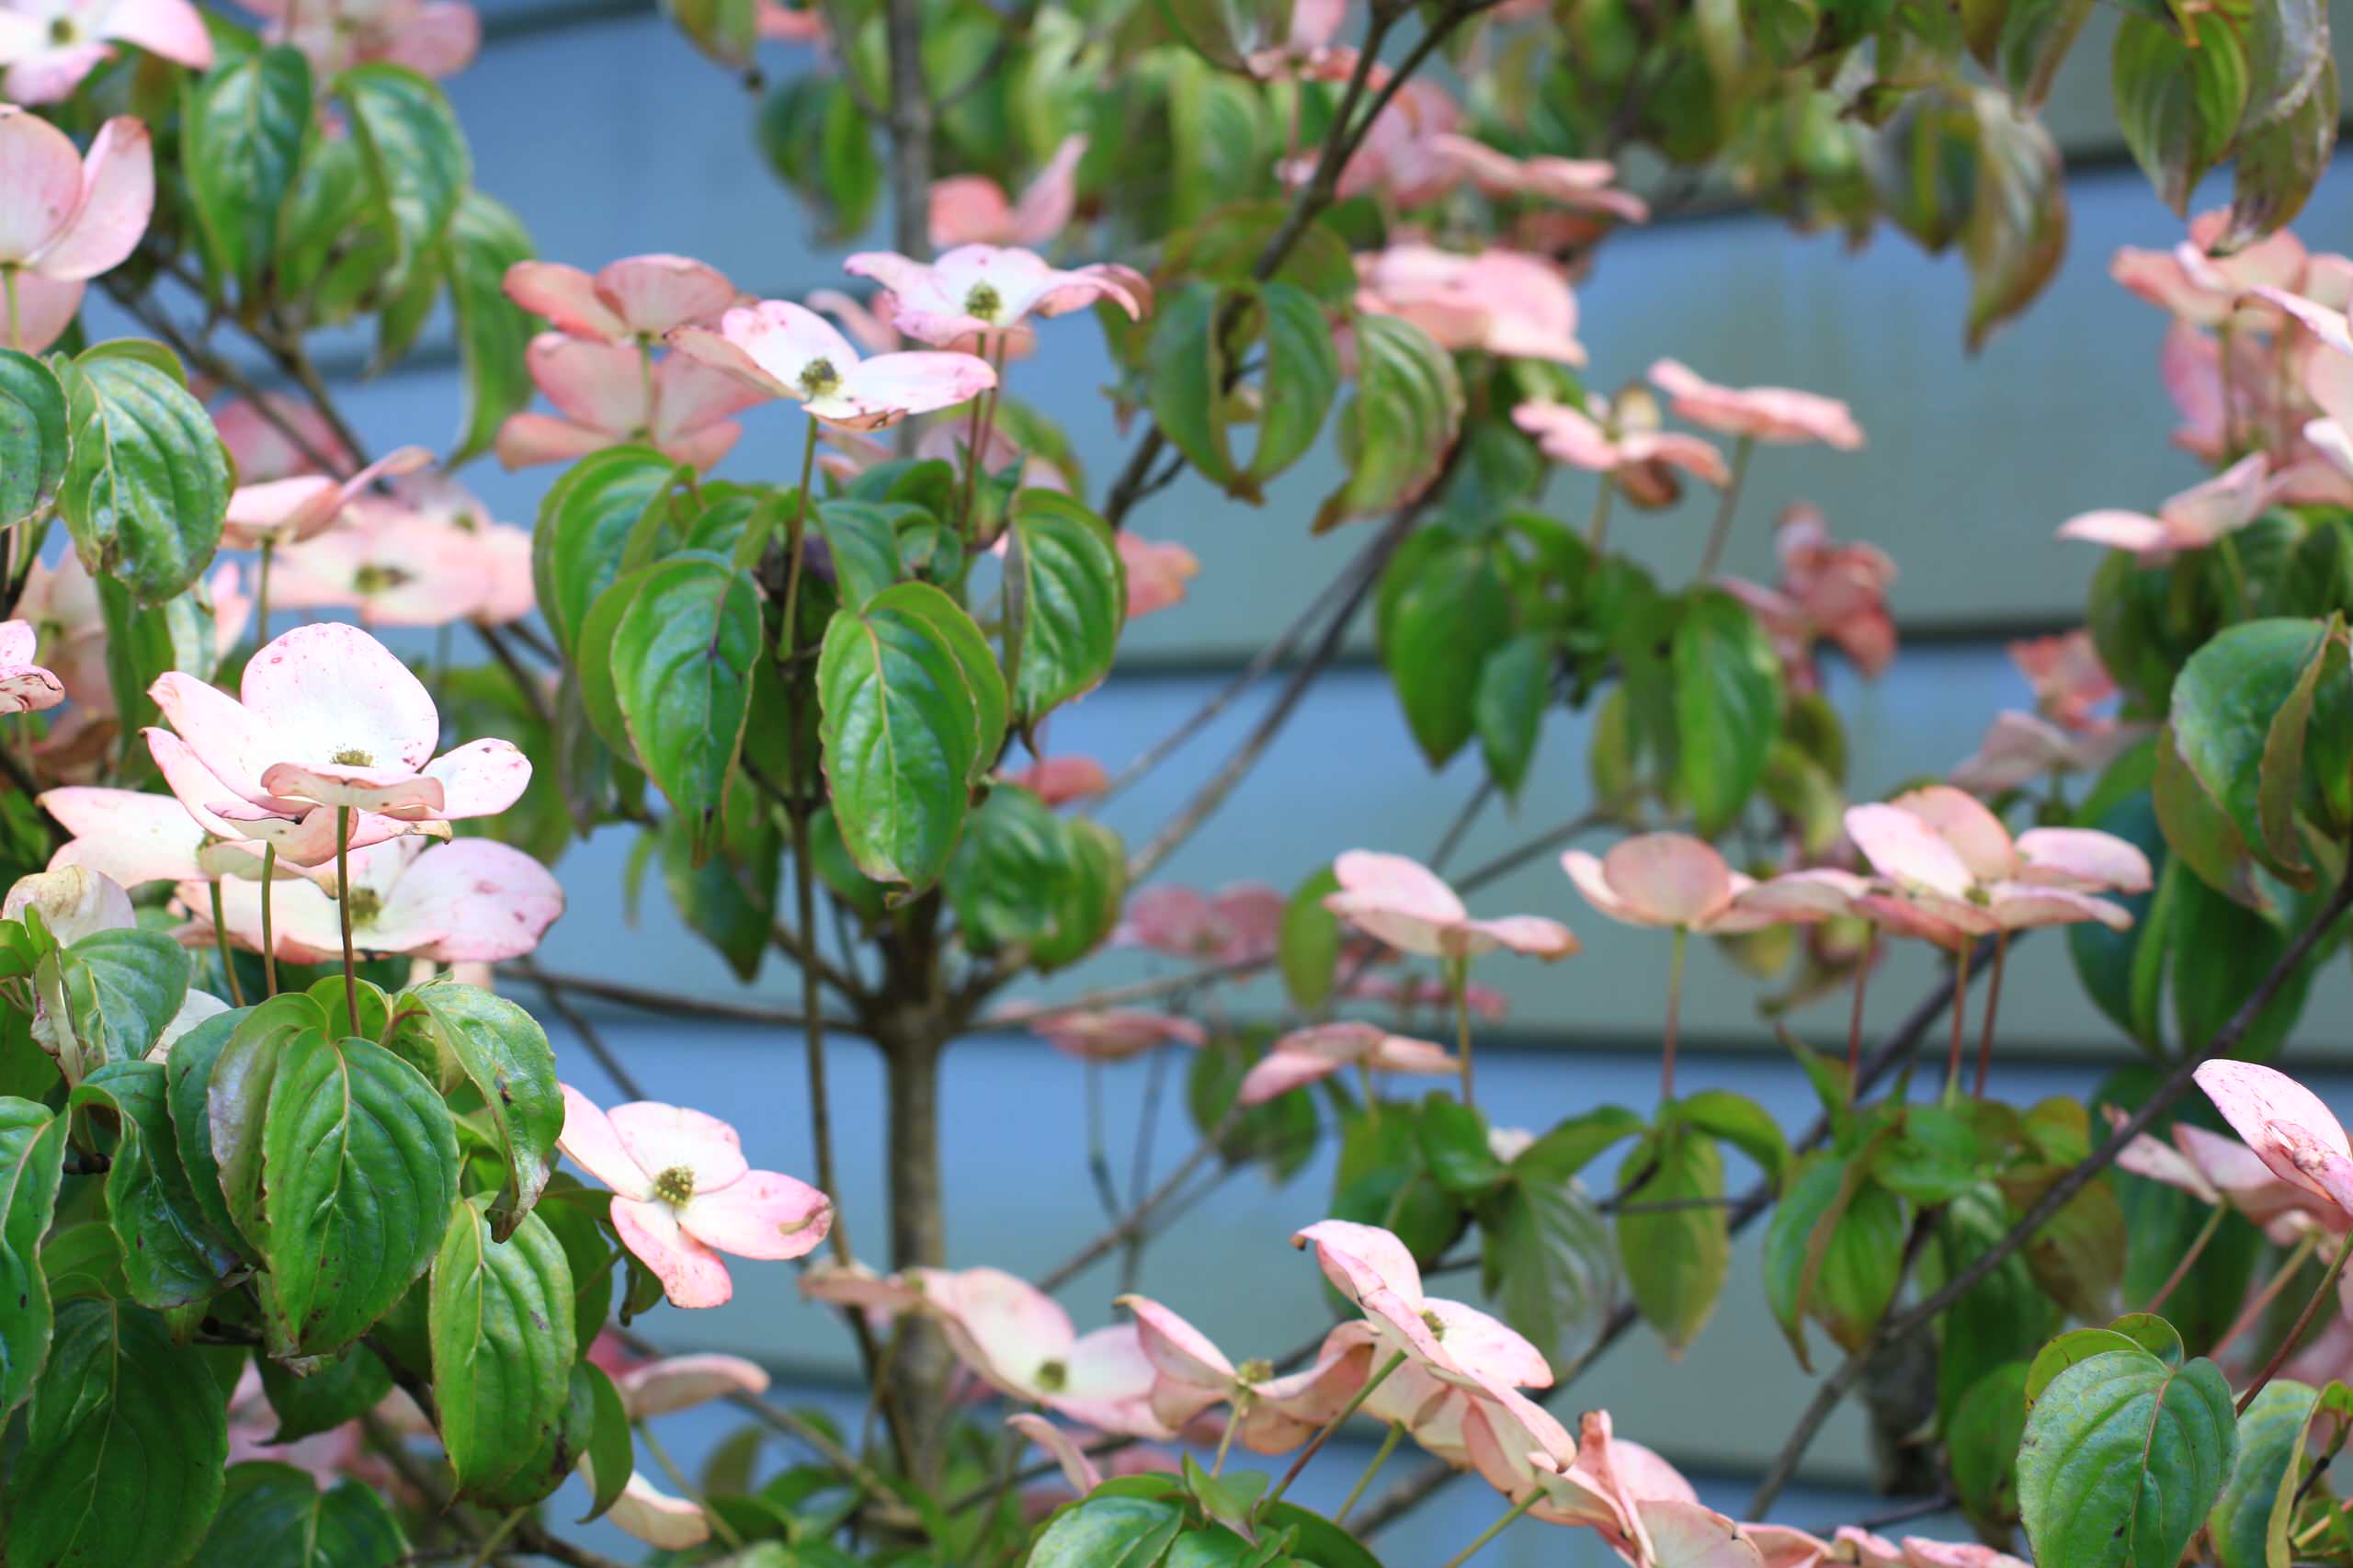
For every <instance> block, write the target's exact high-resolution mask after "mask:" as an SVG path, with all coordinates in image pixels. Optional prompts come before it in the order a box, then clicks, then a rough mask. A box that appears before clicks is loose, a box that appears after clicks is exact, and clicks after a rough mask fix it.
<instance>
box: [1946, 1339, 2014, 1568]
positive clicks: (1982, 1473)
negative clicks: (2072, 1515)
mask: <svg viewBox="0 0 2353 1568" xmlns="http://www.w3.org/2000/svg"><path fill="white" fill-rule="evenodd" d="M2026 1371H2027V1364H2026V1363H2025V1362H2023V1361H2011V1362H2008V1363H2006V1364H2005V1365H2004V1366H2002V1367H2000V1368H1997V1369H1995V1370H1994V1371H1992V1372H1989V1373H1987V1374H1986V1375H1985V1376H1984V1377H1982V1378H1980V1379H1978V1380H1977V1381H1976V1382H1974V1383H1973V1384H1972V1385H1971V1386H1970V1389H1969V1392H1967V1393H1965V1394H1963V1395H1961V1403H1960V1405H1959V1406H1958V1407H1957V1408H1956V1409H1955V1410H1954V1411H1953V1417H1952V1423H1951V1426H1950V1427H1949V1430H1948V1431H1947V1433H1946V1435H1945V1455H1946V1462H1947V1463H1948V1464H1949V1466H1950V1468H1951V1470H1952V1486H1953V1491H1954V1492H1955V1493H1957V1494H1960V1497H1961V1510H1962V1512H1964V1513H1966V1514H1967V1515H1968V1516H1969V1518H1970V1522H1971V1523H1972V1524H1973V1525H1975V1526H1977V1528H1979V1529H1980V1530H1981V1531H1990V1532H1993V1533H1995V1534H1996V1535H1997V1536H1998V1535H2000V1534H2001V1533H2002V1532H2006V1531H2007V1530H2008V1529H2009V1528H2011V1526H2013V1525H2014V1524H2015V1523H2016V1522H2017V1520H2018V1439H2019V1438H2021V1437H2024V1436H2025V1435H2026Z"/></svg>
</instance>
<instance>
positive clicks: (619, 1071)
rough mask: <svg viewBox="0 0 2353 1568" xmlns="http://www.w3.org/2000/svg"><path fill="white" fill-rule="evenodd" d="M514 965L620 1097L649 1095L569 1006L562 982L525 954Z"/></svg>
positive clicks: (570, 1004) (587, 1023)
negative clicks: (593, 1059)
mask: <svg viewBox="0 0 2353 1568" xmlns="http://www.w3.org/2000/svg"><path fill="white" fill-rule="evenodd" d="M515 967H516V968H517V969H519V970H521V971H523V973H524V975H525V977H526V978H528V979H529V981H530V982H531V983H532V984H534V985H537V986H538V987H539V988H540V995H542V996H544V997H546V998H547V1003H548V1006H550V1007H551V1008H552V1009H553V1010H554V1012H555V1015H556V1017H560V1018H562V1019H563V1021H564V1023H565V1025H566V1026H567V1027H568V1028H571V1030H572V1032H573V1033H574V1034H575V1035H577V1036H579V1037H580V1043H581V1045H582V1046H583V1047H585V1049H586V1051H587V1052H588V1054H589V1055H591V1056H593V1057H595V1058H596V1059H597V1066H598V1067H600V1068H602V1069H603V1070H604V1074H605V1076H606V1078H607V1079H608V1080H609V1081H610V1082H611V1084H612V1085H613V1087H615V1088H616V1089H619V1090H620V1092H621V1096H622V1097H623V1098H625V1099H632V1100H642V1099H646V1098H649V1097H651V1096H648V1095H647V1094H646V1092H645V1089H644V1086H643V1085H641V1084H640V1083H638V1081H637V1075H636V1074H633V1073H631V1071H630V1070H629V1069H628V1068H627V1067H625V1066H623V1065H621V1059H620V1057H619V1056H616V1055H615V1054H613V1049H612V1047H610V1046H608V1045H607V1044H606V1043H605V1037H604V1036H603V1035H602V1034H600V1033H598V1032H597V1026H596V1025H594V1024H592V1023H590V1022H589V1021H588V1019H587V1017H586V1015H585V1014H584V1013H582V1012H581V1011H580V1009H579V1008H577V1007H575V1006H573V1005H572V998H571V997H570V996H568V995H566V994H564V988H563V984H562V983H560V982H558V981H557V980H555V979H554V978H553V977H552V976H551V975H550V974H549V973H548V972H547V971H545V970H543V969H541V968H540V960H538V959H536V958H533V957H531V956H530V955H529V954H528V953H527V954H525V955H524V956H523V957H522V958H520V959H517V960H516V962H515Z"/></svg>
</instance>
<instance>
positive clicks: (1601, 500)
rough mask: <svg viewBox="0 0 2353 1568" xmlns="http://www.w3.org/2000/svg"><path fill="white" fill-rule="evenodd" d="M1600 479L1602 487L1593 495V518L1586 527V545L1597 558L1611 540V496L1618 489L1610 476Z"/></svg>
mask: <svg viewBox="0 0 2353 1568" xmlns="http://www.w3.org/2000/svg"><path fill="white" fill-rule="evenodd" d="M1599 478H1600V481H1601V484H1600V487H1599V488H1598V489H1597V490H1596V491H1595V492H1594V493H1593V517H1592V520H1590V521H1589V522H1587V523H1586V526H1585V542H1586V547H1587V548H1588V549H1590V550H1591V551H1593V553H1594V554H1595V555H1599V554H1600V553H1601V547H1602V546H1603V545H1604V544H1605V543H1607V542H1608V539H1609V494H1610V492H1611V491H1613V490H1615V489H1617V488H1618V487H1617V486H1616V485H1615V484H1613V483H1610V481H1609V476H1608V474H1606V473H1605V474H1602V475H1600V476H1599Z"/></svg>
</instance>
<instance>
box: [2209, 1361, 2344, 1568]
mask: <svg viewBox="0 0 2353 1568" xmlns="http://www.w3.org/2000/svg"><path fill="white" fill-rule="evenodd" d="M2319 1403H2320V1392H2319V1391H2318V1390H2316V1389H2314V1388H2313V1387H2312V1386H2311V1385H2310V1384H2307V1383H2300V1382H2295V1381H2291V1380H2290V1379H2287V1378H2279V1379H2276V1380H2274V1381H2271V1382H2268V1383H2266V1384H2264V1385H2263V1392H2261V1393H2258V1394H2256V1396H2255V1403H2252V1404H2250V1405H2248V1406H2247V1407H2246V1414H2245V1415H2241V1416H2240V1417H2239V1418H2238V1455H2237V1458H2236V1460H2234V1462H2233V1463H2232V1466H2231V1473H2230V1479H2229V1480H2227V1481H2225V1482H2224V1483H2222V1494H2221V1495H2220V1496H2218V1497H2216V1498H2215V1499H2214V1506H2213V1508H2212V1509H2211V1511H2210V1512H2209V1513H2208V1514H2207V1516H2206V1528H2207V1529H2208V1530H2209V1531H2210V1532H2211V1534H2212V1537H2213V1541H2214V1555H2215V1556H2216V1558H2218V1559H2219V1560H2220V1561H2221V1562H2222V1568H2268V1565H2270V1564H2275V1563H2285V1562H2293V1561H2294V1557H2295V1554H2294V1552H2293V1551H2291V1549H2290V1544H2289V1540H2288V1517H2289V1512H2290V1509H2289V1504H2290V1499H2291V1498H2292V1497H2293V1495H2294V1494H2295V1491H2296V1487H2297V1485H2298V1483H2301V1482H2302V1479H2303V1478H2302V1475H2301V1474H2299V1473H2298V1471H2299V1470H2300V1468H2301V1467H2300V1466H2299V1465H2298V1463H2297V1460H2300V1459H2302V1455H2303V1448H2304V1431H2305V1428H2306V1427H2307V1426H2310V1425H2311V1423H2312V1418H2313V1410H2314V1407H2316V1406H2317V1405H2318V1404H2319Z"/></svg>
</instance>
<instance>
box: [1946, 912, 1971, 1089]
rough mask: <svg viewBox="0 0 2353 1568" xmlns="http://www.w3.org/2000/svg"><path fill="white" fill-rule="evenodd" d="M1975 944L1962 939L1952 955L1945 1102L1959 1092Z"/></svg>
mask: <svg viewBox="0 0 2353 1568" xmlns="http://www.w3.org/2000/svg"><path fill="white" fill-rule="evenodd" d="M1976 946H1977V944H1976V942H1975V941H1973V940H1969V939H1964V940H1963V941H1962V942H1961V950H1960V951H1959V952H1957V953H1955V954H1954V955H1953V980H1952V1048H1951V1049H1950V1050H1949V1051H1947V1052H1946V1053H1945V1101H1946V1103H1947V1104H1950V1103H1951V1101H1952V1099H1953V1097H1954V1096H1956V1095H1958V1094H1960V1093H1961V1036H1962V1035H1963V1034H1964V1033H1965V1032H1967V1031H1966V1028H1965V1026H1966V1025H1967V1023H1968V1021H1969V955H1970V952H1971V950H1972V949H1974V948H1975V947H1976Z"/></svg>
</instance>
